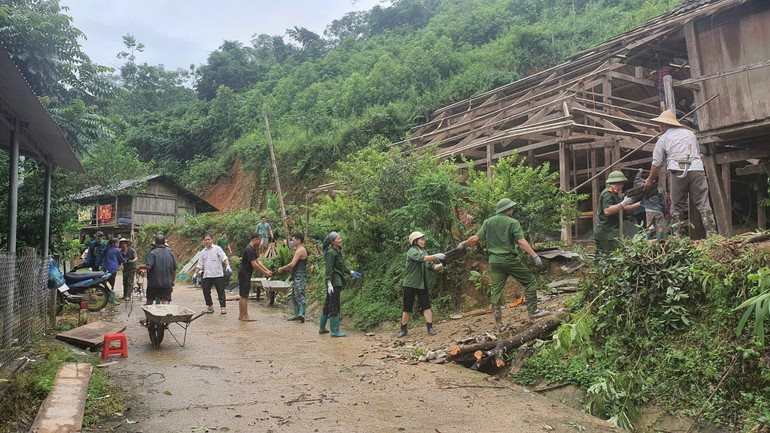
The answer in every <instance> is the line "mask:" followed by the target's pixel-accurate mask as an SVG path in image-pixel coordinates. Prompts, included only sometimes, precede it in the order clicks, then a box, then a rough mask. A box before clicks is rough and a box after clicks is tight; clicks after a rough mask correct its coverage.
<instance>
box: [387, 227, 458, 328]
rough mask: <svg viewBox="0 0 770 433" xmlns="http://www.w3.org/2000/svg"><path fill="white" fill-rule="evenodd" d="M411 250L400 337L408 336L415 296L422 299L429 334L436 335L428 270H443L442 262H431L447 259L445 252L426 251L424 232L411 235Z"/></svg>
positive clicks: (405, 279)
mask: <svg viewBox="0 0 770 433" xmlns="http://www.w3.org/2000/svg"><path fill="white" fill-rule="evenodd" d="M409 245H410V248H409V251H407V253H406V274H405V275H404V283H403V284H402V285H403V290H404V309H403V312H402V314H401V331H400V332H399V333H398V336H399V337H404V336H406V334H407V332H408V325H409V315H410V314H411V313H412V309H413V307H414V298H415V296H416V297H417V298H418V299H419V300H420V309H421V310H422V315H423V317H425V326H426V327H427V328H428V334H430V335H436V330H435V329H434V328H433V312H432V311H431V309H430V298H428V279H427V278H426V277H427V273H428V271H433V272H441V270H442V269H443V268H444V265H443V264H442V263H431V262H433V261H436V260H438V261H443V260H444V259H446V255H445V254H444V253H437V254H433V255H428V253H427V252H425V235H424V234H423V233H422V232H412V233H411V234H410V235H409Z"/></svg>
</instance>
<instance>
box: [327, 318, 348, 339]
mask: <svg viewBox="0 0 770 433" xmlns="http://www.w3.org/2000/svg"><path fill="white" fill-rule="evenodd" d="M329 326H330V327H331V328H332V334H331V335H332V337H344V336H346V335H348V334H346V333H344V332H340V316H334V317H331V318H330V319H329Z"/></svg>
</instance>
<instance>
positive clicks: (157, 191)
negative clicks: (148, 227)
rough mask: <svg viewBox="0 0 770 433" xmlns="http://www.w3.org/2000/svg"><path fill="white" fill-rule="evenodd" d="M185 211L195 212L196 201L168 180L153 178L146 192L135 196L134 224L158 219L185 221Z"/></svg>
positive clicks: (148, 183)
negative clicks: (183, 193)
mask: <svg viewBox="0 0 770 433" xmlns="http://www.w3.org/2000/svg"><path fill="white" fill-rule="evenodd" d="M185 213H190V214H195V203H194V202H193V201H192V200H191V199H190V198H188V197H187V196H184V195H180V194H179V191H178V190H177V189H176V188H174V187H173V186H171V185H170V184H167V183H166V182H162V181H156V180H151V181H149V182H147V188H146V190H145V191H144V192H142V193H140V194H138V195H137V196H136V197H134V224H136V225H143V224H148V223H153V222H158V221H168V222H175V223H183V222H184V220H185Z"/></svg>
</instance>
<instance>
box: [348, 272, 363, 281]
mask: <svg viewBox="0 0 770 433" xmlns="http://www.w3.org/2000/svg"><path fill="white" fill-rule="evenodd" d="M350 276H351V277H353V279H354V280H360V279H361V273H360V272H358V271H350Z"/></svg>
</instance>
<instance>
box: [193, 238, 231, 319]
mask: <svg viewBox="0 0 770 433" xmlns="http://www.w3.org/2000/svg"><path fill="white" fill-rule="evenodd" d="M203 245H204V247H203V249H202V250H201V251H200V252H199V253H198V263H196V264H195V270H196V272H197V271H198V270H200V269H202V270H203V280H201V286H202V287H203V297H204V299H205V300H206V306H207V307H208V310H209V312H210V313H213V312H214V302H213V301H212V300H211V286H214V287H216V289H217V298H219V308H220V310H219V312H220V313H222V314H227V310H226V309H225V277H224V270H223V269H222V266H223V265H224V266H225V269H226V270H227V272H228V273H232V269H231V268H230V262H229V261H228V260H227V255H225V252H224V251H223V250H222V248H220V247H219V245H214V239H212V238H211V236H210V235H206V236H204V237H203Z"/></svg>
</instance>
